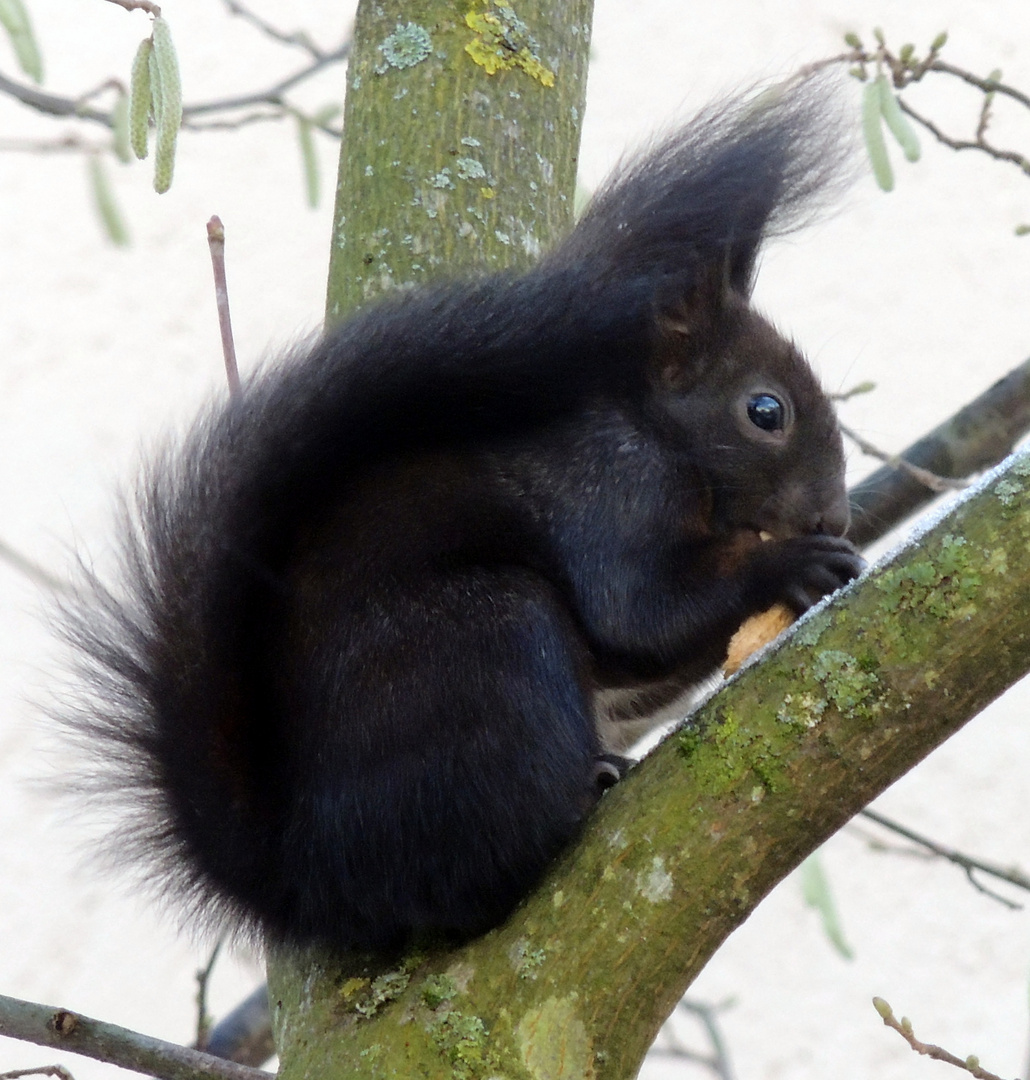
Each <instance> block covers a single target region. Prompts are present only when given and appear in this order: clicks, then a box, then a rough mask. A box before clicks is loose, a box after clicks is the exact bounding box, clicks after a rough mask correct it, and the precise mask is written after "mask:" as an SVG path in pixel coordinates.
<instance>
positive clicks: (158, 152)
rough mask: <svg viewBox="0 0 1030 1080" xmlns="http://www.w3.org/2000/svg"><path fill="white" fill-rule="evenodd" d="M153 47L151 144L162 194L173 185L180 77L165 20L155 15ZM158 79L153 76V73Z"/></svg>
mask: <svg viewBox="0 0 1030 1080" xmlns="http://www.w3.org/2000/svg"><path fill="white" fill-rule="evenodd" d="M153 41H154V51H153V54H152V55H153V60H154V63H153V66H152V67H151V81H152V83H156V85H153V86H152V91H151V92H152V94H153V99H154V121H155V123H156V124H157V141H156V143H155V145H154V190H155V191H156V192H157V193H158V194H163V193H164V192H166V191H167V190H168V189H169V188H170V187H171V185H172V172H173V170H174V168H175V142H176V139H178V137H179V128H180V127H181V126H182V81H181V80H180V78H179V59H178V57H177V56H176V55H175V46H174V45H173V44H172V34H171V31H170V30H169V29H168V23H167V22H166V21H165V20H164V19H163V18H161V16H158V17H157V18H156V19H155V20H154V33H153ZM155 72H156V74H157V79H156V80H155V79H154V74H155Z"/></svg>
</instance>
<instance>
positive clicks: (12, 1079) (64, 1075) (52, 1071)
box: [0, 1065, 75, 1080]
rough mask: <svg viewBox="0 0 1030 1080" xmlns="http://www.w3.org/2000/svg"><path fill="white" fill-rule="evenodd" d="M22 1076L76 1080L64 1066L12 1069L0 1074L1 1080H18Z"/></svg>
mask: <svg viewBox="0 0 1030 1080" xmlns="http://www.w3.org/2000/svg"><path fill="white" fill-rule="evenodd" d="M21 1076H56V1077H57V1078H58V1080H75V1077H74V1076H72V1074H71V1073H70V1072H69V1071H68V1070H67V1069H66V1068H65V1067H64V1066H63V1065H38V1066H36V1068H34V1069H11V1070H10V1071H9V1072H2V1073H0V1080H18V1078H19V1077H21Z"/></svg>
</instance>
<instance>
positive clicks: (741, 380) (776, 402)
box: [654, 291, 849, 539]
mask: <svg viewBox="0 0 1030 1080" xmlns="http://www.w3.org/2000/svg"><path fill="white" fill-rule="evenodd" d="M655 356H656V365H655V368H654V377H655V380H656V382H657V384H658V385H657V400H658V402H659V403H660V411H661V413H663V414H664V416H665V417H666V419H667V421H668V422H670V423H671V426H672V428H673V429H674V431H675V435H676V438H677V441H678V443H679V445H681V446H682V448H683V452H684V455H685V457H686V458H687V460H688V461H689V462H690V464H691V465H692V466H693V467H694V468H696V469H697V470H698V471H699V472H700V474H701V475H702V476H703V477H704V482H705V485H706V487H707V488H708V492H709V495H710V497H711V499H712V507H713V512H712V520H713V524H714V525H715V527H716V528H726V529H733V530H738V529H747V530H752V531H754V532H756V533H766V534H768V535H770V536H772V537H774V538H776V539H783V538H785V537H788V536H797V535H801V534H805V533H827V534H830V535H833V536H843V535H844V533H845V532H846V531H847V527H848V523H849V512H848V501H847V492H846V489H845V486H844V450H843V445H842V442H841V436H840V430H839V428H838V425H837V418H836V414H835V412H834V408H833V405H832V403H831V402H830V400H829V398H828V397H827V396H826V394H825V392H824V391H823V389H822V387H821V386H820V385H819V381H818V379H817V378H816V376H815V374H814V373H813V371H812V369H811V367H810V366H809V364H808V362H807V361H806V360H805V358H804V357H803V356H802V355H801V353H800V352H799V351H798V349H797V348H796V347H795V346H794V345H793V344H792V343H791V342H790V341H789V340H787V339H786V338H785V337H783V336H782V335H781V334H779V333H778V332H777V331H776V330H775V329H774V328H773V326H772V325H771V324H770V323H769V322H768V321H767V320H766V319H764V318H763V317H762V316H761V315H759V314H758V313H757V312H755V311H754V309H753V308H752V307H751V306H750V305H749V304H748V302H747V301H746V300H745V299H744V298H742V297H741V296H739V295H738V294H736V293H734V292H732V291H725V292H724V293H723V294H722V295H721V296H719V297H718V298H717V299H715V300H714V301H713V298H712V297H709V298H707V300H706V302H705V303H700V302H692V303H691V304H690V305H687V306H683V307H682V308H681V309H680V310H679V311H677V312H676V314H675V315H669V316H665V317H663V319H662V321H661V329H660V333H659V340H658V346H657V349H656V354H655Z"/></svg>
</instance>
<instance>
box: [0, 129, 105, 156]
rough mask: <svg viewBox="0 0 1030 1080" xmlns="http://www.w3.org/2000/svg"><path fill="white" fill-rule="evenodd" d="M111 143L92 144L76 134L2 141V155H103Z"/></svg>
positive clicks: (0, 142) (0, 141) (0, 149)
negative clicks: (51, 137) (54, 137)
mask: <svg viewBox="0 0 1030 1080" xmlns="http://www.w3.org/2000/svg"><path fill="white" fill-rule="evenodd" d="M110 149H111V145H110V143H98V142H90V141H89V140H88V139H83V138H81V137H80V136H78V135H76V134H75V133H74V132H69V134H67V135H64V136H62V137H61V138H58V139H0V154H3V153H7V154H62V153H75V154H102V153H104V151H105V150H110Z"/></svg>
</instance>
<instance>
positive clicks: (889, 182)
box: [862, 75, 894, 191]
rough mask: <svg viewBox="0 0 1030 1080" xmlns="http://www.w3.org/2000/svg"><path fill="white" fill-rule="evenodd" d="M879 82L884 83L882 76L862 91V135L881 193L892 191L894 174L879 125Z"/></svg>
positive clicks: (880, 116)
mask: <svg viewBox="0 0 1030 1080" xmlns="http://www.w3.org/2000/svg"><path fill="white" fill-rule="evenodd" d="M881 82H886V79H885V78H884V76H883V75H878V76H877V77H876V78H875V79H873V81H872V82H869V83H866V86H865V90H863V91H862V134H863V135H864V136H865V148H866V152H867V153H868V154H869V164H870V165H872V167H873V176H875V177H876V182H877V183H878V184H879V185H880V188H881V189H882V190H883V191H893V190H894V172H893V171H892V169H891V162H890V158H889V157H888V156H887V143H886V142H885V141H884V138H883V127H882V126H881V123H880V121H881V119H882V117H883V107H882V105H881V101H882V98H881V93H882V91H881V90H880V83H881ZM888 92H889V88H888Z"/></svg>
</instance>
